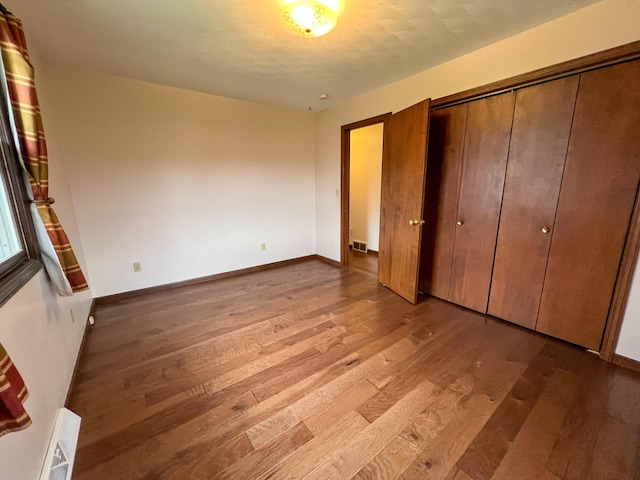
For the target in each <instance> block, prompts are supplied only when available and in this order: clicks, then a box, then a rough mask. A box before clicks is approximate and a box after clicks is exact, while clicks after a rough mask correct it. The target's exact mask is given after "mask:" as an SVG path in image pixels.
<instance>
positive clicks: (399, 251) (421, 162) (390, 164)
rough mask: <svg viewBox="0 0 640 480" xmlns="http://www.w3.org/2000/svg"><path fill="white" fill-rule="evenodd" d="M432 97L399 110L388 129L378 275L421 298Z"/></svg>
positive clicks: (404, 293)
mask: <svg viewBox="0 0 640 480" xmlns="http://www.w3.org/2000/svg"><path fill="white" fill-rule="evenodd" d="M429 109H430V100H424V101H423V102H420V103H418V104H416V105H414V106H412V107H409V108H406V109H404V110H402V111H400V112H398V113H395V114H393V115H392V116H391V118H389V120H388V122H387V124H386V125H385V131H384V153H383V159H382V191H381V199H380V251H379V255H378V262H379V264H378V280H379V281H380V283H382V284H383V285H386V286H387V287H389V288H390V289H391V290H393V291H394V292H396V293H398V294H399V295H401V296H402V297H404V298H406V299H407V300H409V301H410V302H411V303H416V301H417V298H418V271H419V268H420V244H421V239H422V226H421V225H419V224H416V225H410V224H409V221H410V220H418V221H420V220H422V218H423V206H424V186H425V178H426V170H427V141H428V138H429Z"/></svg>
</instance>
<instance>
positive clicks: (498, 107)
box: [448, 92, 515, 313]
mask: <svg viewBox="0 0 640 480" xmlns="http://www.w3.org/2000/svg"><path fill="white" fill-rule="evenodd" d="M514 105H515V93H513V92H511V93H504V94H502V95H498V96H495V97H490V98H485V99H482V100H477V101H474V102H471V103H470V104H469V113H468V116H467V128H466V134H465V141H464V156H463V167H462V179H461V182H460V198H459V200H458V218H457V221H459V222H461V223H462V225H458V226H457V228H456V233H455V243H454V250H453V262H452V264H451V287H450V291H449V298H448V300H450V301H452V302H453V303H456V304H458V305H462V306H464V307H467V308H470V309H472V310H476V311H478V312H482V313H486V311H487V304H488V302H489V286H490V284H491V272H492V270H493V259H494V255H495V249H496V240H497V236H498V222H499V219H500V207H501V204H502V191H503V187H504V178H505V173H506V168H507V156H508V152H509V140H510V137H511V125H512V121H513V109H514Z"/></svg>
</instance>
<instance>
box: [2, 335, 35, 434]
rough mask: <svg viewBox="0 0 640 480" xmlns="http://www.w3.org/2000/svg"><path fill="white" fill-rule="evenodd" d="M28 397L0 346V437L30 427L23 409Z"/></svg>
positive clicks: (25, 389) (16, 372) (14, 369)
mask: <svg viewBox="0 0 640 480" xmlns="http://www.w3.org/2000/svg"><path fill="white" fill-rule="evenodd" d="M28 395H29V392H28V391H27V387H25V385H24V382H23V381H22V377H21V376H20V373H18V370H17V369H16V366H15V365H14V364H13V362H12V361H11V358H10V357H9V355H7V352H6V351H5V349H4V348H3V347H2V345H0V437H1V436H2V435H4V434H6V433H10V432H17V431H18V430H24V429H25V428H27V427H28V426H29V425H31V418H29V415H28V414H27V412H26V411H25V409H24V402H25V400H26V399H27V396H28Z"/></svg>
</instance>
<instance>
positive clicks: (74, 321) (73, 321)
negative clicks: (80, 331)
mask: <svg viewBox="0 0 640 480" xmlns="http://www.w3.org/2000/svg"><path fill="white" fill-rule="evenodd" d="M69 316H70V317H71V323H76V317H74V316H73V308H70V309H69Z"/></svg>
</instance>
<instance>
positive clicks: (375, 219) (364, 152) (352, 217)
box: [349, 123, 383, 252]
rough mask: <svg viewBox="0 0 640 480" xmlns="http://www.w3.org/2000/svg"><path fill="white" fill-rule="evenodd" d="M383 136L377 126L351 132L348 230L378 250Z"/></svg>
mask: <svg viewBox="0 0 640 480" xmlns="http://www.w3.org/2000/svg"><path fill="white" fill-rule="evenodd" d="M382 134H383V125H382V124H381V123H378V124H376V125H370V126H368V127H363V128H358V129H355V130H351V152H350V155H349V157H350V182H349V183H350V188H349V229H350V233H352V235H350V240H351V241H352V240H360V241H363V242H368V244H367V248H368V249H369V250H374V251H376V252H377V251H378V250H379V240H380V190H381V185H382Z"/></svg>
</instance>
